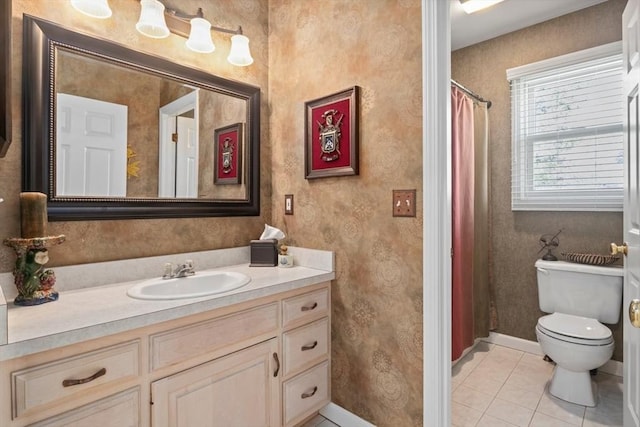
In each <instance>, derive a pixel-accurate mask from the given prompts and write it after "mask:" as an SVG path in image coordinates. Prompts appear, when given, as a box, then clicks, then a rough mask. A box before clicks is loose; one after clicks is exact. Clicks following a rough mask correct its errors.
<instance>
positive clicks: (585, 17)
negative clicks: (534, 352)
mask: <svg viewBox="0 0 640 427" xmlns="http://www.w3.org/2000/svg"><path fill="white" fill-rule="evenodd" d="M625 4H626V0H609V1H607V2H605V3H602V4H600V5H596V6H594V7H591V8H588V9H584V10H582V11H578V12H575V13H572V14H569V15H565V16H563V17H559V18H556V19H554V20H551V21H547V22H544V23H542V24H539V25H535V26H532V27H529V28H525V29H523V30H521V31H516V32H513V33H510V34H507V35H504V36H502V37H497V38H495V39H492V40H488V41H486V42H484V43H480V44H477V45H475V46H470V47H468V48H463V49H460V50H457V51H455V52H453V53H452V56H451V75H452V77H453V78H454V79H455V80H457V81H458V82H459V83H461V84H462V85H464V86H466V87H468V88H469V89H471V90H473V91H475V92H476V93H478V94H479V95H480V96H482V97H484V98H485V99H489V100H491V101H492V103H493V105H492V107H491V109H490V110H489V153H490V154H489V157H490V163H491V172H490V173H491V177H490V180H491V186H490V188H491V197H490V198H491V212H492V217H491V229H492V249H491V250H492V257H493V263H492V265H491V270H492V280H493V283H494V287H495V290H496V303H497V311H498V322H499V323H498V325H499V327H498V331H497V332H500V333H503V334H507V335H511V336H515V337H520V338H524V339H527V340H533V341H535V340H536V336H535V325H536V322H537V320H538V318H539V317H540V316H541V315H543V313H542V312H541V311H540V310H539V308H538V289H537V282H536V271H535V268H534V263H535V261H536V259H538V258H540V257H541V256H542V254H538V250H539V248H540V247H539V245H538V239H539V238H540V236H541V235H542V234H547V233H555V232H557V231H558V230H560V229H562V230H563V231H562V233H561V234H560V236H559V238H560V246H559V248H558V250H557V251H556V254H557V255H558V256H559V254H560V252H588V253H601V254H606V253H608V249H609V243H611V242H618V243H619V242H621V241H622V213H618V212H512V211H511V101H510V92H509V83H508V82H507V78H506V70H507V69H508V68H511V67H516V66H519V65H524V64H528V63H531V62H535V61H540V60H543V59H547V58H551V57H554V56H558V55H563V54H566V53H570V52H575V51H578V50H582V49H587V48H590V47H594V46H598V45H601V44H605V43H610V42H614V41H617V40H620V39H621V38H622V27H621V17H622V10H623V9H624V5H625ZM612 329H613V332H614V339H615V340H616V342H617V343H618V344H617V345H616V350H615V353H614V356H613V358H614V359H615V360H622V345H621V343H622V326H621V323H618V324H617V325H615V326H612Z"/></svg>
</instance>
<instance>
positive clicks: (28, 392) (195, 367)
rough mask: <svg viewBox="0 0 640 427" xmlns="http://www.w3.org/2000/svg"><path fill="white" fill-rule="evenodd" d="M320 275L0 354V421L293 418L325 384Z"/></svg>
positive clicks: (310, 406) (256, 421)
mask: <svg viewBox="0 0 640 427" xmlns="http://www.w3.org/2000/svg"><path fill="white" fill-rule="evenodd" d="M330 325H331V319H330V283H329V282H325V283H319V284H315V285H309V286H306V287H303V288H299V289H295V290H289V291H286V292H281V293H278V294H274V295H269V296H265V297H261V298H257V299H254V300H251V301H247V302H243V303H238V304H236V305H231V306H226V307H223V308H220V309H215V310H211V311H208V312H202V313H196V314H193V315H190V316H187V317H183V318H180V319H176V320H171V321H167V322H161V323H157V324H154V325H151V326H147V327H143V328H139V329H133V330H130V331H126V332H122V333H119V334H116V335H110V336H105V337H103V338H98V339H93V340H89V341H85V342H82V343H78V344H73V345H69V346H65V347H61V348H59V349H54V350H48V351H45V352H41V353H34V354H30V355H27V356H24V357H20V358H16V359H10V360H6V361H2V362H0V426H2V427H25V426H39V427H42V426H74V427H80V426H83V427H84V426H86V427H94V426H100V427H103V426H106V427H111V426H114V427H115V426H117V427H123V426H124V427H134V426H141V427H163V426H172V427H174V426H175V427H180V426H198V427H208V426H212V427H213V426H224V427H235V426H238V427H240V426H241V427H253V426H256V427H257V426H264V427H280V426H285V427H290V426H296V425H299V424H300V423H301V422H303V421H304V420H306V419H307V418H309V417H310V416H312V415H313V414H314V413H315V412H317V411H318V410H319V409H320V408H321V407H322V406H324V405H326V404H327V403H329V401H330V398H331V395H330V380H329V378H330V376H329V375H330V374H329V373H330V367H331V361H330V353H331V349H330V343H331V339H330V331H331V329H330V327H331V326H330Z"/></svg>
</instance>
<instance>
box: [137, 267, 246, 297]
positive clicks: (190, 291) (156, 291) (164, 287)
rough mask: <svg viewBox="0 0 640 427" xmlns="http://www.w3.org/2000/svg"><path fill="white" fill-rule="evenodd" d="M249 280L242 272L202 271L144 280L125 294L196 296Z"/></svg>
mask: <svg viewBox="0 0 640 427" xmlns="http://www.w3.org/2000/svg"><path fill="white" fill-rule="evenodd" d="M250 281H251V278H250V277H249V276H247V275H246V274H242V273H236V272H232V271H204V272H198V273H196V274H195V275H193V276H188V277H181V278H174V279H162V278H157V279H150V280H146V281H144V282H141V283H138V284H137V285H135V286H132V287H131V288H129V289H128V290H127V295H129V296H130V297H132V298H137V299H147V300H168V299H180V298H198V297H204V296H207V295H213V294H219V293H222V292H228V291H231V290H234V289H238V288H240V287H242V286H244V285H246V284H247V283H249V282H250Z"/></svg>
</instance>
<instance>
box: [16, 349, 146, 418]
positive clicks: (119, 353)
mask: <svg viewBox="0 0 640 427" xmlns="http://www.w3.org/2000/svg"><path fill="white" fill-rule="evenodd" d="M139 353H140V341H139V340H135V341H131V342H128V343H124V344H120V345H117V346H112V347H106V348H103V349H100V350H96V351H92V352H90V353H84V354H81V355H78V356H74V357H69V358H66V359H62V360H57V361H55V362H51V363H47V364H44V365H39V366H34V367H31V368H27V369H23V370H20V371H16V372H13V373H12V374H11V394H12V399H11V401H12V408H13V410H12V412H13V418H16V417H19V416H20V415H23V414H25V413H27V412H32V411H35V410H37V409H38V408H39V407H41V406H44V405H48V404H50V403H52V402H54V401H56V400H60V399H63V398H66V397H69V396H72V395H75V394H83V395H84V394H86V393H88V392H90V391H91V390H93V389H95V388H96V387H99V386H104V385H106V384H110V383H114V382H116V381H123V380H126V379H131V378H135V377H137V376H138V374H139V371H140V357H139Z"/></svg>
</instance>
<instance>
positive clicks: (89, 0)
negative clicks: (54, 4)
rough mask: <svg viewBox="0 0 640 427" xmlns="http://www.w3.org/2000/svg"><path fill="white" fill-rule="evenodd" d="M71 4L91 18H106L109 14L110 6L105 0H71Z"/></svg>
mask: <svg viewBox="0 0 640 427" xmlns="http://www.w3.org/2000/svg"><path fill="white" fill-rule="evenodd" d="M71 6H73V8H74V9H75V10H77V11H78V12H80V13H84V14H85V15H87V16H90V17H92V18H100V19H106V18H109V17H110V16H111V8H110V7H109V2H108V1H107V0H71Z"/></svg>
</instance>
